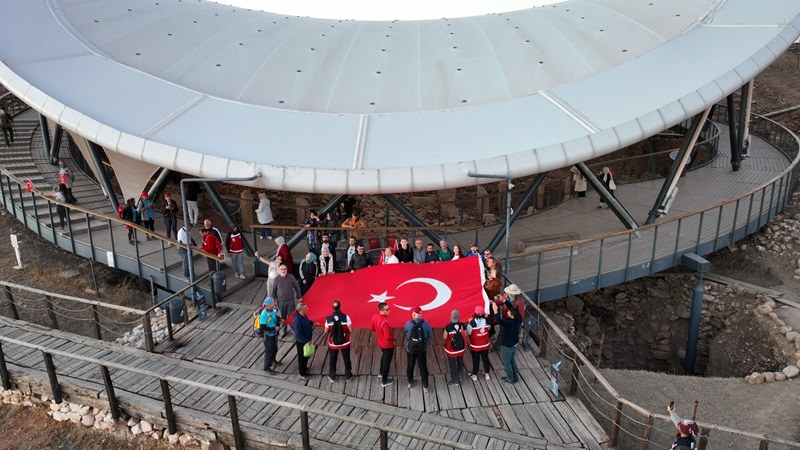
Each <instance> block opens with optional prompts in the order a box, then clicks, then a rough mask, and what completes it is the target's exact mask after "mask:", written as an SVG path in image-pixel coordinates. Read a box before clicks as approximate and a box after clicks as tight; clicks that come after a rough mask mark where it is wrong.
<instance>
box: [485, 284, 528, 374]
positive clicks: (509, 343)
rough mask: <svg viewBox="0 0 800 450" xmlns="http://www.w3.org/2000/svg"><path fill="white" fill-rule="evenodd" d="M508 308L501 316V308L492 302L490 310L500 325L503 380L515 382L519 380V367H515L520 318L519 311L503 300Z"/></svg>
mask: <svg viewBox="0 0 800 450" xmlns="http://www.w3.org/2000/svg"><path fill="white" fill-rule="evenodd" d="M504 304H505V306H506V308H508V310H507V311H506V312H505V315H506V317H505V318H503V314H502V313H501V309H500V308H499V307H498V306H497V303H495V302H492V312H493V313H494V319H495V322H496V323H497V324H499V325H500V327H501V329H500V345H501V347H502V356H503V365H504V366H505V368H506V376H504V377H503V381H505V382H506V383H516V382H517V381H519V369H518V368H517V359H516V353H517V346H518V345H519V329H520V326H522V318H521V317H520V316H519V311H517V308H515V307H514V305H512V304H511V302H509V301H508V300H506V301H505V303H504Z"/></svg>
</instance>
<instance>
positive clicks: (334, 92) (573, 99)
mask: <svg viewBox="0 0 800 450" xmlns="http://www.w3.org/2000/svg"><path fill="white" fill-rule="evenodd" d="M501 3H503V2H498V5H499V4H501ZM539 3H541V1H540V2H539ZM500 7H502V6H498V8H500ZM0 10H2V11H3V17H4V25H3V27H2V28H0V42H3V43H4V44H3V45H2V46H0V82H2V83H3V84H4V85H6V86H7V87H8V88H9V89H10V90H11V91H12V92H13V93H14V94H15V95H17V96H18V97H20V98H22V99H23V100H24V101H25V102H26V103H28V104H30V105H31V106H32V107H33V108H35V109H36V110H38V111H40V112H41V113H43V114H44V115H45V116H47V117H48V118H50V119H52V120H54V121H56V122H58V123H60V124H61V125H63V126H64V128H66V129H67V130H69V131H73V132H75V133H77V134H79V135H81V136H84V137H86V138H88V139H90V140H93V141H95V142H97V143H98V144H100V145H102V146H103V147H104V148H106V150H107V151H114V152H119V153H121V154H123V155H126V156H128V157H131V158H134V159H137V160H141V161H143V162H146V163H150V164H155V165H159V166H163V167H167V168H170V169H174V170H178V171H181V172H185V173H189V174H193V175H198V176H203V177H247V176H251V175H254V174H257V173H262V174H263V176H262V177H261V178H260V179H259V180H257V181H256V182H254V183H252V184H253V185H256V186H260V187H267V188H271V189H285V190H292V191H301V192H326V193H334V192H336V193H392V192H404V191H420V190H429V189H442V188H451V187H459V186H465V185H472V184H476V183H478V182H479V180H476V179H474V178H468V177H467V172H468V171H473V172H480V173H490V174H497V175H508V176H512V177H518V176H523V175H529V174H533V173H538V172H542V171H546V170H551V169H555V168H559V167H564V166H566V165H569V164H573V163H576V162H579V161H584V160H587V159H590V158H592V157H595V156H598V155H602V154H606V153H609V152H612V151H614V150H617V149H618V148H620V147H623V146H625V145H628V144H631V143H634V142H636V141H639V140H641V139H643V138H645V137H647V136H650V135H652V134H654V133H657V132H659V131H661V130H663V129H665V128H667V127H669V126H671V125H674V124H675V123H678V122H679V121H681V120H683V119H686V118H688V117H691V116H692V115H694V114H696V113H698V112H700V111H702V110H703V109H705V108H707V107H709V106H710V105H712V104H714V103H716V102H717V101H719V100H720V99H722V98H724V96H725V95H727V94H729V93H730V92H732V91H734V90H735V89H737V88H738V87H739V86H741V85H742V84H743V83H745V82H747V81H748V80H750V79H751V78H753V77H754V76H755V75H756V74H757V73H758V72H760V71H761V70H763V69H764V68H766V67H767V65H769V64H770V63H771V62H772V61H773V60H774V59H775V58H776V57H777V56H778V55H780V54H781V53H782V52H783V51H784V50H785V49H786V48H787V47H788V46H789V45H790V44H791V43H792V42H793V41H794V40H795V39H796V38H797V36H798V35H799V34H800V2H798V1H797V0H766V1H762V2H754V1H752V0H717V1H714V0H669V1H664V0H594V1H588V0H569V1H565V2H561V3H554V4H548V5H543V6H538V7H531V8H526V9H522V10H517V11H511V12H502V13H492V14H485V15H480V16H472V17H462V18H453V19H447V18H443V19H433V20H406V21H352V20H332V19H325V18H310V17H296V16H288V15H279V14H275V13H270V12H264V11H250V10H246V9H241V8H237V7H232V6H228V5H223V4H217V3H211V2H206V1H180V0H155V1H154V0H147V1H144V0H126V1H124V2H122V1H113V0H0ZM11 43H13V45H11ZM116 170H124V168H119V167H117V168H116ZM148 175H149V174H148ZM484 181H485V180H484Z"/></svg>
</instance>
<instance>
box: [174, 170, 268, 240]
mask: <svg viewBox="0 0 800 450" xmlns="http://www.w3.org/2000/svg"><path fill="white" fill-rule="evenodd" d="M203 186H204V187H205V188H206V191H208V195H209V196H210V197H211V201H212V202H214V204H215V205H217V209H218V210H219V212H220V215H221V216H222V217H223V218H224V219H225V222H227V223H228V226H229V227H231V228H233V226H234V225H236V226H237V227H239V232H241V231H242V227H241V225H239V224H237V223H236V221H235V220H234V219H233V216H231V214H230V213H229V212H228V208H226V207H225V203H224V202H223V201H222V197H220V195H219V192H217V190H216V189H215V188H214V186H213V185H212V184H211V183H210V182H208V181H203ZM181 195H183V192H181ZM181 201H183V200H181ZM183 203H184V205H183V207H184V208H185V207H186V202H185V201H184V202H183ZM184 223H185V222H184ZM245 236H246V234H245V233H242V244H243V245H244V253H245V254H246V255H247V256H255V251H254V250H253V247H252V246H251V245H250V243H249V242H247V239H246V238H245ZM220 237H221V236H220ZM222 245H223V246H224V245H225V243H224V242H223V243H222Z"/></svg>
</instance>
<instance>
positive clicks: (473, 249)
mask: <svg viewBox="0 0 800 450" xmlns="http://www.w3.org/2000/svg"><path fill="white" fill-rule="evenodd" d="M466 256H480V257H481V261H483V255H482V254H481V250H480V249H479V248H478V243H477V242H473V243H472V244H469V252H467V255H466ZM484 263H485V261H484Z"/></svg>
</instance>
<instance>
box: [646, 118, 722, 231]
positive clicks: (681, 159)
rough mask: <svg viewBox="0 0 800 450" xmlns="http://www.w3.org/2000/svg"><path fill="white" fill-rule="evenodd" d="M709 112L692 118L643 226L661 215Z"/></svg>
mask: <svg viewBox="0 0 800 450" xmlns="http://www.w3.org/2000/svg"><path fill="white" fill-rule="evenodd" d="M710 111H711V110H710V109H707V110H705V111H703V112H702V113H700V114H698V115H696V116H694V117H693V118H692V124H691V125H690V126H689V130H688V131H687V133H686V137H685V138H684V139H683V143H682V144H681V148H680V150H678V155H677V156H676V157H675V161H673V162H672V167H670V168H669V173H667V177H666V178H665V179H664V184H663V185H661V191H660V192H659V193H658V197H656V201H655V203H654V204H653V209H652V210H650V214H649V215H648V216H647V221H646V222H645V225H649V224H651V223H653V222H655V221H656V219H657V218H659V217H660V216H661V215H662V214H663V209H664V201H665V200H666V199H667V198H668V197H669V196H670V195H672V193H673V192H674V191H675V186H677V184H678V179H679V178H680V174H681V173H683V170H684V168H685V167H686V161H687V159H688V157H689V155H691V153H692V149H693V148H694V144H696V143H697V138H698V137H699V136H700V131H701V130H702V129H703V124H704V123H705V122H706V118H707V117H708V114H709V112H710Z"/></svg>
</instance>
